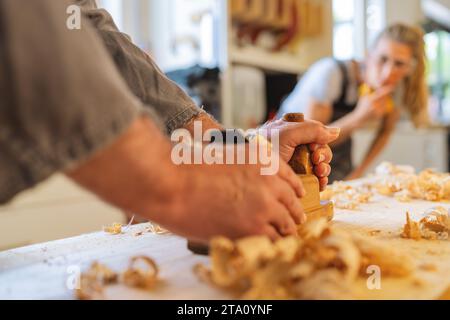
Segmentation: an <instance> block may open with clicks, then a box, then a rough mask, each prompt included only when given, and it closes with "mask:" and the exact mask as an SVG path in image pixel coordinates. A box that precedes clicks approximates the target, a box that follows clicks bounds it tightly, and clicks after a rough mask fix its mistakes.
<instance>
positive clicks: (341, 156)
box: [329, 61, 356, 183]
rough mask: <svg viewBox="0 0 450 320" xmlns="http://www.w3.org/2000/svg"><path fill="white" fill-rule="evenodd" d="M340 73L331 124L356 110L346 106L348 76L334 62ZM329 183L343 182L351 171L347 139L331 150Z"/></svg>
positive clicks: (349, 144) (350, 142)
mask: <svg viewBox="0 0 450 320" xmlns="http://www.w3.org/2000/svg"><path fill="white" fill-rule="evenodd" d="M336 63H337V64H338V65H339V68H340V69H341V72H342V79H343V82H342V88H341V90H342V91H341V92H342V93H341V96H340V98H339V100H338V101H337V102H335V103H334V104H333V118H332V121H331V123H333V122H335V121H337V120H339V119H341V118H343V117H345V116H346V115H347V114H349V113H350V112H352V111H353V110H354V109H355V108H356V104H347V102H346V100H347V99H346V98H347V91H348V87H349V84H350V81H349V75H348V72H347V68H346V67H345V63H344V62H342V61H336ZM331 168H332V170H331V175H330V178H329V179H330V183H333V182H335V181H341V180H344V179H345V178H346V177H347V176H348V175H349V174H350V173H351V172H352V171H353V163H352V139H351V138H349V139H347V140H346V141H345V142H343V143H342V144H340V145H339V146H337V147H335V148H333V160H332V162H331Z"/></svg>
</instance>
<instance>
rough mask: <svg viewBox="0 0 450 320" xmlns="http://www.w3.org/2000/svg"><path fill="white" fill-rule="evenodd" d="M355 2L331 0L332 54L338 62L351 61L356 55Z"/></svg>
mask: <svg viewBox="0 0 450 320" xmlns="http://www.w3.org/2000/svg"><path fill="white" fill-rule="evenodd" d="M355 1H358V0H333V16H334V39H333V53H334V56H335V57H336V58H337V59H340V60H347V59H351V58H353V57H355V54H356V46H355V42H356V41H355V40H356V36H355V29H356V27H355V20H356V19H355V18H356V17H355V8H356V6H355Z"/></svg>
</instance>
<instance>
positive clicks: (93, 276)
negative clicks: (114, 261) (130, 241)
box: [75, 256, 158, 300]
mask: <svg viewBox="0 0 450 320" xmlns="http://www.w3.org/2000/svg"><path fill="white" fill-rule="evenodd" d="M140 262H142V263H144V264H145V265H147V268H138V267H136V266H137V264H138V263H140ZM157 281H158V266H157V265H156V263H155V262H154V261H153V260H152V259H151V258H149V257H145V256H138V257H134V258H132V259H131V260H130V266H129V268H128V269H127V270H125V271H124V272H122V273H121V274H119V273H116V272H115V271H113V270H111V269H110V268H108V267H107V266H105V265H103V264H100V263H98V262H94V263H93V264H92V265H91V267H90V268H89V269H88V270H87V271H86V272H83V273H82V274H81V277H80V288H79V289H78V290H76V291H75V295H76V297H77V299H79V300H100V299H104V291H105V287H106V286H108V285H113V284H119V283H123V284H125V285H127V286H130V287H134V288H139V289H151V288H153V287H154V285H155V283H156V282H157Z"/></svg>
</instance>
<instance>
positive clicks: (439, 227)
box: [401, 207, 450, 240]
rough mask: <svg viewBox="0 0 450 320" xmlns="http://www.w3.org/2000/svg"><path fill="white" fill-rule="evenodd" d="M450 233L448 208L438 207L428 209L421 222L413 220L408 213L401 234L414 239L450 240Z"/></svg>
mask: <svg viewBox="0 0 450 320" xmlns="http://www.w3.org/2000/svg"><path fill="white" fill-rule="evenodd" d="M449 233H450V216H449V213H448V210H447V209H445V208H443V207H437V208H434V209H431V210H428V211H427V212H426V213H425V217H424V218H422V219H421V220H420V221H419V222H416V221H413V220H412V219H411V217H410V215H409V213H406V224H405V226H404V227H403V233H402V234H401V236H402V237H403V238H407V239H414V240H421V239H427V240H448V239H449Z"/></svg>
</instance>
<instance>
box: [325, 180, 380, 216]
mask: <svg viewBox="0 0 450 320" xmlns="http://www.w3.org/2000/svg"><path fill="white" fill-rule="evenodd" d="M372 197H373V192H372V191H371V186H370V185H368V184H365V185H361V186H351V185H349V184H347V183H344V182H339V181H338V182H335V183H333V184H332V185H331V186H329V187H328V188H327V190H325V191H324V192H323V193H322V194H321V200H328V201H333V202H334V205H335V207H336V208H338V209H344V210H358V209H359V208H360V205H361V204H364V203H369V202H370V201H371V200H372Z"/></svg>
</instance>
